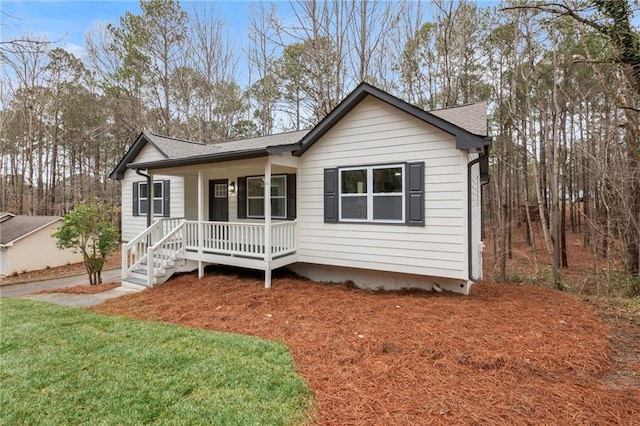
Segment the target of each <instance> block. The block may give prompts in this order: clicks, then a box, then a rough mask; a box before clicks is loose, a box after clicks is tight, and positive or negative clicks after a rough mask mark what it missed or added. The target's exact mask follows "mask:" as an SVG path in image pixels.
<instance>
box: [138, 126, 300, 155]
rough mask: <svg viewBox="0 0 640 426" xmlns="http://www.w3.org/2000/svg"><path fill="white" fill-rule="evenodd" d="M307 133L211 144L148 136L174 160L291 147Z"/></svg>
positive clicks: (292, 133)
mask: <svg viewBox="0 0 640 426" xmlns="http://www.w3.org/2000/svg"><path fill="white" fill-rule="evenodd" d="M307 132H308V130H300V131H297V132H287V133H278V134H275V135H268V136H261V137H257V138H250V139H241V140H236V141H230V142H219V143H210V144H204V143H198V142H192V141H187V140H184V139H178V138H170V137H166V136H160V135H155V134H152V133H147V134H146V135H147V137H148V139H149V141H150V142H151V143H153V144H154V145H156V146H157V147H158V149H160V150H161V151H162V152H164V153H165V154H166V155H167V157H168V158H170V159H174V158H187V157H193V156H196V155H210V154H225V153H232V152H236V151H244V150H249V149H260V148H267V147H272V146H281V145H291V144H295V143H297V142H299V141H300V139H302V137H303V136H304V135H306V134H307Z"/></svg>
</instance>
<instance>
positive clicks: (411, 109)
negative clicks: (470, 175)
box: [294, 82, 490, 156]
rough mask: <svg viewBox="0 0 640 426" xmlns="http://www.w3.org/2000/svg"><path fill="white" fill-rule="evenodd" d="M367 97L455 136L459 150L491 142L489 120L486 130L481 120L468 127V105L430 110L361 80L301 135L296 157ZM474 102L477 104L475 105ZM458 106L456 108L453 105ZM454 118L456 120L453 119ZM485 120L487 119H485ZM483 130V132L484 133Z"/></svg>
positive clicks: (469, 110)
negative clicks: (451, 110)
mask: <svg viewBox="0 0 640 426" xmlns="http://www.w3.org/2000/svg"><path fill="white" fill-rule="evenodd" d="M367 96H373V97H375V98H377V99H379V100H381V101H383V102H385V103H387V104H389V105H392V106H394V107H396V108H398V109H400V110H401V111H404V112H406V113H407V114H410V115H412V116H414V117H416V118H418V119H420V120H422V121H424V122H426V123H429V124H432V125H433V126H435V127H437V128H439V129H441V130H443V131H445V132H447V133H449V134H451V135H453V136H455V138H456V148H458V149H470V148H481V147H483V146H486V145H489V143H490V138H488V137H487V135H486V123H485V127H484V129H482V127H481V126H480V125H479V124H478V122H479V120H480V119H476V120H474V121H472V124H473V125H472V126H467V125H466V124H465V123H466V122H467V121H468V120H467V119H465V114H468V113H470V112H471V109H468V108H465V107H467V106H463V107H459V108H460V110H459V111H456V112H449V113H444V111H447V110H440V111H439V112H435V113H429V112H427V111H425V110H423V109H421V108H418V107H417V106H415V105H411V104H409V103H407V102H405V101H403V100H401V99H399V98H396V97H395V96H393V95H391V94H389V93H387V92H385V91H383V90H380V89H378V88H376V87H373V86H371V85H370V84H367V83H364V82H363V83H360V84H359V85H358V87H356V88H355V89H354V90H353V91H352V92H351V93H350V94H349V95H348V96H347V97H346V98H345V99H344V100H343V101H342V102H340V104H338V106H337V107H335V108H334V109H333V111H331V112H330V113H329V114H328V115H327V116H326V117H325V118H323V119H322V120H321V121H320V123H318V124H317V125H316V126H315V127H314V128H313V129H311V131H310V132H309V133H307V135H306V136H305V137H304V138H302V140H301V144H302V147H301V149H299V150H298V151H296V152H295V153H294V155H296V156H300V155H302V154H304V152H305V151H307V150H308V149H309V148H311V146H312V145H313V144H314V143H316V142H317V141H318V139H320V138H321V137H322V136H323V135H324V134H325V133H327V132H328V131H329V129H331V128H332V127H333V126H334V125H335V124H336V123H338V122H339V121H340V120H342V118H344V116H345V115H347V114H348V113H349V112H350V111H351V110H352V109H353V108H355V106H356V105H358V104H359V103H360V102H361V101H362V100H363V99H365V98H366V97H367ZM474 105H475V104H474ZM479 108H481V106H478V107H475V108H474V109H473V112H475V113H478V111H479ZM452 109H456V108H452ZM443 116H447V117H448V118H449V119H452V120H451V121H448V120H447V119H445V118H444V117H443ZM480 117H486V104H485V109H484V112H483V113H482V114H481V115H480ZM453 119H455V120H453ZM484 120H485V121H486V118H485V119H484ZM482 130H484V132H482ZM476 131H479V132H481V134H475V133H473V132H476Z"/></svg>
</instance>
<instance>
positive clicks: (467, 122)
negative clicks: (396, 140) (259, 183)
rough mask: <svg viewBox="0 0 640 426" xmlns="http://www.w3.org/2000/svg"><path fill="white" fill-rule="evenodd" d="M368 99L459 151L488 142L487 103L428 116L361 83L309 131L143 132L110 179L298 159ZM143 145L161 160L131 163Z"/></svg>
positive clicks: (445, 110) (436, 112)
mask: <svg viewBox="0 0 640 426" xmlns="http://www.w3.org/2000/svg"><path fill="white" fill-rule="evenodd" d="M367 96H373V97H375V98H377V99H379V100H381V101H383V102H386V103H388V104H390V105H392V106H394V107H396V108H399V109H400V110H402V111H404V112H406V113H408V114H410V115H412V116H414V117H416V118H418V119H420V120H423V121H425V122H427V123H429V124H432V125H434V126H436V127H438V128H439V129H441V130H443V131H445V132H447V133H449V134H451V135H453V136H455V138H456V148H458V149H471V148H484V147H485V146H488V145H489V144H490V143H491V138H490V137H487V122H486V112H487V104H486V102H478V103H475V104H469V105H462V106H459V107H452V108H446V109H440V110H435V111H431V112H427V111H424V110H423V109H420V108H418V107H417V106H415V105H411V104H409V103H407V102H405V101H403V100H401V99H399V98H397V97H395V96H392V95H390V94H389V93H387V92H385V91H383V90H380V89H378V88H376V87H373V86H371V85H370V84H367V83H360V85H358V87H357V88H356V89H355V90H354V91H352V92H351V93H350V94H349V95H348V96H347V97H346V98H345V99H344V100H343V101H342V102H340V104H339V105H338V106H337V107H336V108H334V109H333V111H331V112H330V113H329V114H328V115H327V116H326V117H325V118H324V119H322V121H320V123H318V124H317V125H316V126H315V127H314V128H313V129H311V130H301V131H297V132H288V133H279V134H275V135H269V136H261V137H257V138H251V139H241V140H236V141H231V142H220V143H211V144H205V143H199V142H193V141H188V140H184V139H178V138H172V137H167V136H159V135H155V134H152V133H145V132H142V133H141V134H140V135H139V136H138V138H137V139H136V141H135V142H134V143H133V145H131V148H129V151H128V152H127V153H126V154H125V156H124V157H123V158H122V159H121V160H120V162H119V163H118V165H117V166H116V168H115V169H114V170H113V172H111V174H110V175H109V177H110V178H111V179H122V178H123V177H124V172H125V171H126V169H127V168H133V169H159V168H166V167H176V166H188V165H194V164H204V163H214V162H218V161H228V160H237V159H243V158H256V157H263V156H267V155H269V154H282V153H283V152H292V153H293V154H294V155H296V156H300V155H302V154H304V152H305V151H306V150H308V149H309V148H310V147H311V146H312V145H313V144H314V143H315V142H316V141H317V140H318V139H320V137H322V135H324V134H325V133H326V132H327V131H329V129H331V127H333V126H334V125H335V124H336V123H337V122H338V121H340V120H341V119H342V118H343V117H344V116H345V115H346V114H347V113H348V112H349V111H351V110H352V109H353V108H355V106H356V105H358V104H359V103H360V102H361V101H362V100H363V99H364V98H366V97H367ZM147 143H150V144H152V145H153V146H154V147H155V148H156V149H157V150H158V151H159V152H160V154H161V155H162V156H163V157H164V159H162V160H156V161H148V162H141V163H134V161H135V158H136V157H137V155H138V154H139V153H140V151H141V150H142V148H143V147H144V146H145V145H146V144H147Z"/></svg>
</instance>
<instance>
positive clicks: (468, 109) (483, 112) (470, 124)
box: [429, 102, 487, 136]
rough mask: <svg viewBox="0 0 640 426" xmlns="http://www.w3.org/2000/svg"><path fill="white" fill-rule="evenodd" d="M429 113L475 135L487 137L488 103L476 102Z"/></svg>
mask: <svg viewBox="0 0 640 426" xmlns="http://www.w3.org/2000/svg"><path fill="white" fill-rule="evenodd" d="M429 113H431V114H433V115H435V116H436V117H440V118H442V119H443V120H447V121H448V122H449V123H451V124H455V125H456V126H458V127H461V128H463V129H465V130H466V131H468V132H469V133H473V134H474V135H479V136H487V103H486V102H476V103H473V104H467V105H460V106H455V107H450V108H444V109H436V110H432V111H429Z"/></svg>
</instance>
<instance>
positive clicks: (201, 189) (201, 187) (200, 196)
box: [198, 170, 204, 278]
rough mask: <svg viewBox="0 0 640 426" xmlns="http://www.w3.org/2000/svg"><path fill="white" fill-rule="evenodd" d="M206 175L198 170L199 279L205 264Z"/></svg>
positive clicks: (202, 274)
mask: <svg viewBox="0 0 640 426" xmlns="http://www.w3.org/2000/svg"><path fill="white" fill-rule="evenodd" d="M203 221H204V174H203V173H202V170H198V278H202V277H203V276H204V264H203V263H202V251H203V250H202V248H203V241H202V239H203V233H204V232H203V231H204V226H203V224H202V222H203Z"/></svg>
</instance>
